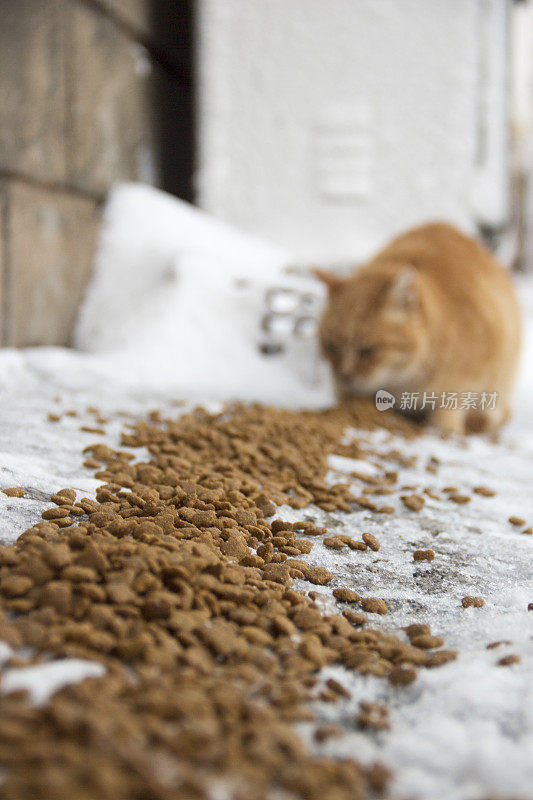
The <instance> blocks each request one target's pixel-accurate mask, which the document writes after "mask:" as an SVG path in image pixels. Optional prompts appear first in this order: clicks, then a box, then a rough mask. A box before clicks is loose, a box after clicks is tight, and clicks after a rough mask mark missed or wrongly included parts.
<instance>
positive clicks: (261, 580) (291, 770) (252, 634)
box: [0, 402, 448, 800]
mask: <svg viewBox="0 0 533 800" xmlns="http://www.w3.org/2000/svg"><path fill="white" fill-rule="evenodd" d="M389 419H390V425H391V427H392V428H394V427H396V426H399V429H400V430H405V431H406V432H408V433H409V434H410V432H411V424H410V423H408V422H407V421H403V420H396V419H395V418H393V417H388V416H387V415H385V416H383V415H382V414H381V412H377V411H376V410H375V409H374V408H373V404H372V403H364V402H362V403H357V404H355V405H354V406H353V408H351V410H349V409H345V410H336V411H328V412H320V413H318V412H289V411H277V410H274V409H267V408H262V407H260V406H253V407H247V406H241V405H233V406H229V407H228V408H227V409H225V410H224V412H223V413H220V414H208V413H207V412H206V411H205V410H202V409H198V410H197V411H194V412H192V413H189V414H184V415H183V416H182V417H180V418H179V419H178V420H165V419H163V418H162V417H161V415H151V418H150V419H149V420H148V421H145V422H139V423H137V424H136V425H134V426H133V427H131V428H130V429H128V432H127V433H124V434H123V437H122V446H123V448H124V449H122V450H113V449H111V448H110V447H108V446H106V445H100V444H96V445H92V446H89V447H87V448H86V455H87V456H88V460H89V461H90V463H91V464H92V465H93V468H94V469H95V470H97V472H96V477H97V478H98V479H99V480H100V481H103V482H104V483H103V484H102V485H101V486H99V488H98V489H97V490H96V499H92V498H87V497H82V498H80V500H79V501H76V492H75V491H74V490H72V489H61V490H59V491H57V492H56V493H55V494H54V495H52V497H51V502H52V503H54V507H53V508H48V509H47V510H45V511H44V512H43V514H42V517H43V519H42V520H41V521H39V522H37V524H35V525H34V526H33V528H30V529H29V530H28V531H26V532H25V533H24V534H22V536H21V537H20V539H19V540H18V541H17V543H16V544H15V545H14V546H0V634H1V638H2V640H4V641H6V642H9V643H12V644H13V646H15V647H18V648H25V650H24V651H23V652H24V653H31V655H28V656H26V655H25V656H24V658H26V659H27V660H28V663H34V662H36V663H38V662H39V661H40V660H42V659H49V658H50V657H51V656H52V657H57V658H66V657H73V658H83V659H90V660H95V661H97V662H98V663H101V664H103V665H104V667H105V668H106V674H105V675H104V676H103V677H101V678H90V679H86V680H84V681H82V682H81V683H79V684H76V685H73V686H68V687H65V688H63V689H61V690H59V691H58V692H56V693H55V694H54V695H53V696H52V697H51V698H50V699H49V700H48V701H46V702H45V703H44V704H43V705H41V706H34V705H31V704H30V703H29V702H28V699H27V697H26V696H25V694H24V693H20V692H18V693H11V694H7V695H0V741H1V743H2V747H1V748H0V765H1V768H2V781H3V783H2V796H3V797H5V798H6V800H48V798H54V800H55V799H56V798H57V800H67V799H68V798H75V797H81V796H82V795H83V797H87V798H108V797H109V798H112V797H114V798H121V800H137V798H139V797H141V796H142V797H150V798H151V799H153V800H169V798H177V797H187V798H189V797H190V798H191V800H192V798H194V800H205V798H207V797H209V796H210V795H211V793H212V788H213V786H218V785H224V786H230V785H238V786H239V792H240V794H239V797H242V798H249V797H250V798H251V797H258V798H259V797H266V796H270V795H272V796H273V795H274V794H279V795H280V796H282V795H283V796H284V795H287V796H289V795H290V796H293V795H294V796H295V797H309V798H310V800H319V799H320V798H323V797H330V796H331V797H335V800H370V798H371V797H372V796H373V792H374V790H375V791H378V792H381V793H382V792H383V791H384V789H385V786H386V783H387V780H388V773H387V771H386V770H385V769H384V768H381V767H380V766H379V765H373V766H371V767H368V766H366V765H364V764H360V763H359V762H358V761H356V760H355V759H342V760H338V759H334V758H328V757H318V756H316V755H314V754H313V753H312V752H310V751H308V750H307V749H306V747H305V746H304V743H303V742H302V740H301V739H300V737H299V735H298V733H297V730H296V729H295V727H294V724H295V723H297V722H299V721H305V720H307V721H311V720H312V719H313V712H312V702H313V701H314V700H316V699H318V698H320V699H322V700H323V701H324V702H332V703H334V702H341V701H342V699H343V698H346V699H347V698H348V697H349V692H348V690H347V688H346V687H345V686H344V684H343V682H342V681H337V680H335V679H332V678H330V679H329V680H327V682H326V683H325V685H324V684H320V681H319V674H318V673H319V670H320V669H321V668H322V667H324V666H326V665H330V664H335V663H338V664H341V665H344V667H345V668H346V669H348V670H355V671H357V672H360V673H361V674H363V675H374V676H376V677H380V678H381V679H388V680H389V681H390V683H391V684H392V685H393V686H396V687H402V686H407V685H408V684H409V683H410V682H411V681H412V680H414V679H415V677H416V671H415V670H416V669H418V668H424V667H426V666H427V667H432V666H438V665H439V663H445V661H446V659H447V658H448V656H446V652H447V651H436V652H434V653H431V654H430V653H428V652H427V651H426V649H424V648H425V647H436V646H438V644H436V643H435V640H436V638H437V637H431V636H430V631H429V628H428V627H427V626H424V625H422V626H418V627H417V628H416V630H415V629H414V628H413V626H411V627H410V629H408V636H409V635H410V634H409V630H410V631H411V634H412V635H411V642H410V643H407V642H406V641H405V640H404V637H403V634H402V635H401V636H400V637H398V636H395V635H393V634H391V633H389V632H386V631H383V630H380V629H379V627H377V628H376V629H368V628H367V627H362V626H365V625H366V624H367V622H368V620H367V617H366V616H365V615H364V614H362V613H359V612H356V611H352V610H351V609H345V610H344V611H342V613H340V612H339V613H337V614H331V613H329V614H324V613H322V612H321V610H320V605H321V604H320V598H321V595H320V594H319V593H318V592H315V591H314V590H313V591H312V597H311V596H309V597H308V596H307V595H306V594H305V592H304V591H297V590H296V589H295V588H294V581H295V580H298V581H307V582H308V583H307V586H306V588H305V591H309V588H310V584H317V585H324V586H327V585H328V584H329V583H330V582H331V581H332V580H333V579H334V575H333V574H332V572H330V571H329V570H328V569H326V568H325V567H323V566H310V565H308V564H307V562H306V561H305V560H304V559H303V557H302V556H303V554H305V553H309V552H310V550H311V548H312V545H313V542H311V541H309V539H308V538H307V537H312V536H315V535H316V536H323V535H325V534H328V533H329V534H330V537H331V538H335V537H332V536H331V532H330V531H327V530H326V529H325V528H320V527H318V526H316V525H315V524H314V523H313V522H312V521H310V520H303V521H302V522H301V523H294V524H291V523H287V522H283V521H281V520H276V521H275V522H272V523H271V524H269V523H268V522H267V520H266V517H268V516H272V514H273V513H274V511H275V508H276V507H279V506H283V505H289V506H291V507H292V508H294V509H305V508H307V507H309V506H311V505H312V504H315V505H317V506H319V507H322V508H324V507H330V508H333V509H335V510H338V511H339V512H340V511H342V510H343V509H344V510H345V509H347V508H350V507H351V505H350V503H351V493H350V486H349V485H345V484H334V485H330V484H329V483H327V482H326V480H325V477H326V475H327V473H328V461H327V458H328V455H329V453H338V454H339V455H344V456H348V457H350V456H351V457H361V450H360V448H359V445H358V443H357V441H354V443H353V444H351V445H346V444H340V442H341V440H342V437H343V434H344V431H345V430H346V428H347V427H352V428H365V427H367V428H371V427H373V426H374V425H378V424H381V425H383V424H388V423H387V420H389ZM141 447H142V448H146V450H147V452H148V453H149V457H148V460H146V461H136V460H135V458H134V457H133V456H132V453H131V451H130V450H129V449H128V448H141ZM390 480H391V481H392V478H390ZM302 534H303V536H304V537H305V538H300V537H301V536H302ZM374 538H375V537H374ZM338 539H339V541H340V542H341V543H342V544H345V545H347V546H348V547H351V546H352V544H351V543H352V542H354V540H351V539H350V537H341V536H339V537H338ZM366 541H367V544H365V543H363V542H355V543H354V544H356V545H358V546H359V545H361V547H364V548H365V549H366V548H367V546H369V547H371V548H372V540H371V539H368V537H367V540H366ZM355 549H358V548H355ZM372 549H374V548H372ZM358 557H359V556H358V554H353V558H354V559H357V558H358ZM297 585H299V584H297ZM326 593H327V594H326ZM324 594H325V596H326V597H328V598H329V597H331V592H330V591H329V590H328V589H325V590H324ZM333 596H334V597H335V599H336V600H338V601H339V603H354V602H359V601H360V597H359V594H358V593H357V592H356V591H355V589H351V588H350V589H349V588H347V587H346V588H342V587H337V588H335V589H334V590H333ZM315 600H316V603H315V602H314V601H315ZM360 602H361V605H362V607H363V608H364V609H365V610H366V611H368V612H369V613H374V614H385V613H386V612H387V611H388V608H387V604H386V603H385V601H384V600H381V599H378V598H365V599H364V600H361V601H360ZM417 636H418V637H422V639H421V640H420V638H419V641H418V642H417ZM424 636H425V637H426V638H424ZM427 637H429V639H428V638H427ZM438 642H441V640H440V639H438ZM30 648H31V649H30ZM439 658H440V662H439ZM258 687H260V693H258ZM358 723H359V725H360V726H361V727H363V728H370V729H374V728H375V729H378V730H379V729H380V728H386V727H387V726H388V724H389V721H388V711H387V708H386V707H385V706H380V705H379V704H373V703H362V704H361V706H360V711H359V717H358ZM320 731H321V732H320ZM333 735H337V731H336V730H328V729H327V726H321V727H319V728H317V731H316V734H315V737H316V740H317V741H319V742H320V741H326V740H327V738H329V736H333Z"/></svg>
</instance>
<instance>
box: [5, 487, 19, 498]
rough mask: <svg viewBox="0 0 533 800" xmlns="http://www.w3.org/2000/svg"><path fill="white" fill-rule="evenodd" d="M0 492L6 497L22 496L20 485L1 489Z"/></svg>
mask: <svg viewBox="0 0 533 800" xmlns="http://www.w3.org/2000/svg"><path fill="white" fill-rule="evenodd" d="M2 492H3V493H4V494H6V495H7V496H8V497H24V489H23V488H22V486H13V487H12V488H10V489H2Z"/></svg>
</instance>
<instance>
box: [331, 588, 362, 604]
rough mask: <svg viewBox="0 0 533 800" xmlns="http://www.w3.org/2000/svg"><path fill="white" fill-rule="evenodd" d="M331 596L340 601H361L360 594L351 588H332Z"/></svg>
mask: <svg viewBox="0 0 533 800" xmlns="http://www.w3.org/2000/svg"><path fill="white" fill-rule="evenodd" d="M333 597H335V598H336V599H337V600H340V602H341V603H359V602H360V601H361V595H359V594H357V592H354V591H353V589H346V588H339V589H333Z"/></svg>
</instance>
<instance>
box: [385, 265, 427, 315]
mask: <svg viewBox="0 0 533 800" xmlns="http://www.w3.org/2000/svg"><path fill="white" fill-rule="evenodd" d="M387 299H388V301H389V304H390V305H391V306H392V307H393V308H394V309H395V310H396V311H403V312H405V311H412V310H413V309H414V308H416V307H417V305H418V299H419V296H418V284H417V271H416V269H415V268H414V267H412V266H411V265H410V264H409V265H407V266H405V267H404V268H403V269H402V270H401V272H399V273H398V275H396V277H395V278H394V280H393V281H392V283H391V285H390V288H389V292H388V298H387Z"/></svg>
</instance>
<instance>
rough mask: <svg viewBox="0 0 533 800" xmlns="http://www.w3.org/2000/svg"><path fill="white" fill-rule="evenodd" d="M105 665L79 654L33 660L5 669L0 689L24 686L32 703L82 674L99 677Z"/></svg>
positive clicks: (18, 688) (82, 677) (37, 701)
mask: <svg viewBox="0 0 533 800" xmlns="http://www.w3.org/2000/svg"><path fill="white" fill-rule="evenodd" d="M105 671H106V670H105V667H104V666H103V665H102V664H98V663H97V662H96V661H86V660H85V659H83V658H62V659H59V660H57V661H49V662H47V663H46V664H37V665H36V666H34V667H20V668H18V669H7V670H6V671H5V672H4V674H3V676H2V679H1V681H0V691H2V692H16V691H18V690H20V689H26V690H27V691H28V692H29V693H30V697H31V699H32V701H33V702H34V703H35V704H36V705H42V704H43V703H46V701H47V700H48V698H49V697H50V696H51V695H53V694H54V692H57V691H59V689H63V688H64V687H65V686H70V685H71V684H73V683H78V681H82V680H84V678H101V677H102V675H105Z"/></svg>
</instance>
